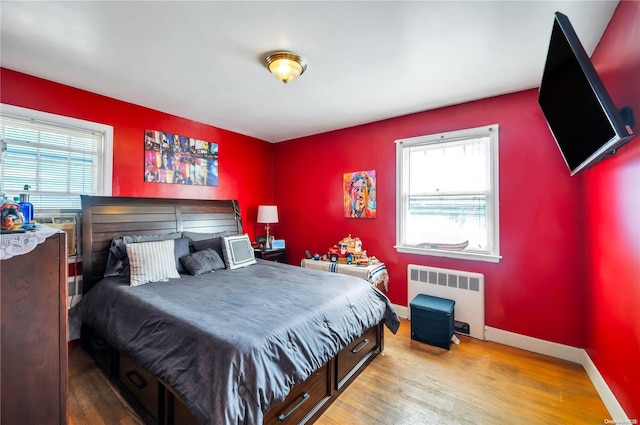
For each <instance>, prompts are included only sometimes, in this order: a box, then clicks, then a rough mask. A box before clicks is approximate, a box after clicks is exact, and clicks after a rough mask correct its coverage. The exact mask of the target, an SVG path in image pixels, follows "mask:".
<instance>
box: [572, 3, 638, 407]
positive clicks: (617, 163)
mask: <svg viewBox="0 0 640 425" xmlns="http://www.w3.org/2000/svg"><path fill="white" fill-rule="evenodd" d="M638 46H640V2H638V1H623V2H620V4H619V5H618V8H617V10H616V13H615V14H614V16H613V18H612V20H611V22H610V23H609V26H608V27H607V31H606V32H605V34H604V36H603V37H602V39H601V40H600V43H599V45H598V48H597V49H596V51H595V53H594V55H593V57H592V61H593V63H594V65H595V67H596V69H597V70H598V73H599V74H600V76H601V77H602V80H603V82H604V84H605V86H606V88H607V90H608V91H609V92H610V94H611V96H612V98H613V100H614V102H615V103H616V105H617V106H618V107H623V106H631V107H632V108H633V110H634V113H635V118H636V121H638V123H640V50H639V48H638ZM634 131H635V133H636V134H638V133H640V124H636V126H635V129H634ZM583 181H584V197H585V207H586V211H587V213H586V218H587V223H586V226H585V233H586V244H585V246H586V253H585V255H586V261H585V266H586V276H585V277H586V279H585V292H586V297H585V310H586V311H587V312H588V313H587V314H586V315H585V317H584V327H585V329H586V340H585V347H586V349H587V352H588V353H589V356H590V357H591V359H592V360H593V362H594V363H595V365H596V367H597V368H598V370H599V371H600V373H601V374H602V376H603V377H604V379H605V380H606V381H607V384H608V385H609V387H610V388H611V390H612V391H613V393H614V394H615V395H616V398H617V400H618V401H619V402H620V404H621V405H622V407H623V409H624V410H625V413H626V414H627V416H628V417H629V418H631V419H633V418H635V419H640V137H636V138H635V139H632V140H631V141H630V142H629V143H627V144H626V145H625V146H624V147H622V148H621V149H620V150H619V151H618V152H617V153H616V155H615V156H613V157H610V158H608V159H606V160H604V161H602V162H601V163H600V164H598V165H597V166H596V167H594V168H592V169H589V170H587V171H586V172H584V176H583Z"/></svg>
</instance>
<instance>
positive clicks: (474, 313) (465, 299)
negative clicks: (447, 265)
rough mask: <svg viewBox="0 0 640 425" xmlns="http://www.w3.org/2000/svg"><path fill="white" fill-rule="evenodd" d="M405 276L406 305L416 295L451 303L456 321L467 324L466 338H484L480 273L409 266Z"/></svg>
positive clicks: (482, 291) (482, 285) (482, 294)
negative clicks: (430, 296)
mask: <svg viewBox="0 0 640 425" xmlns="http://www.w3.org/2000/svg"><path fill="white" fill-rule="evenodd" d="M407 277H408V288H407V289H408V296H409V297H408V298H409V299H408V303H407V306H409V303H411V300H413V299H414V298H415V296H416V295H418V294H426V295H432V296H434V297H440V298H448V299H450V300H454V301H455V302H456V305H455V310H454V316H455V320H456V322H462V323H464V324H467V325H468V326H469V335H470V336H472V337H474V338H478V339H485V336H484V275H483V274H480V273H471V272H465V271H460V270H449V269H440V268H437V267H427V266H419V265H417V264H409V266H408V270H407ZM409 319H411V309H410V308H409ZM458 325H460V323H456V328H459V326H458ZM465 333H466V332H465Z"/></svg>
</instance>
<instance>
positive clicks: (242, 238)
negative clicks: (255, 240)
mask: <svg viewBox="0 0 640 425" xmlns="http://www.w3.org/2000/svg"><path fill="white" fill-rule="evenodd" d="M222 253H223V254H224V262H225V265H226V266H227V269H229V270H233V269H237V268H240V267H246V266H250V265H252V264H256V263H257V261H256V257H255V255H254V253H253V247H252V246H251V241H250V240H249V235H247V234H246V233H245V234H244V235H236V236H226V237H224V238H222Z"/></svg>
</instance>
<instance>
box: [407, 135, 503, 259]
mask: <svg viewBox="0 0 640 425" xmlns="http://www.w3.org/2000/svg"><path fill="white" fill-rule="evenodd" d="M497 132H498V126H497V125H494V126H489V127H481V128H477V129H469V130H462V131H458V132H451V133H442V134H436V135H430V136H422V137H416V138H412V139H403V140H399V141H397V165H398V181H397V185H398V188H397V191H398V200H397V202H398V206H397V213H398V214H397V218H398V224H397V236H396V239H397V243H396V248H397V249H398V250H399V251H401V252H410V253H421V254H429V255H440V256H448V257H456V258H473V256H475V258H478V259H480V258H479V257H482V256H488V257H494V258H497V257H498V256H499V249H498V243H499V241H498V228H497V226H498V202H497V196H498V187H497V160H498V158H497ZM488 261H491V260H488Z"/></svg>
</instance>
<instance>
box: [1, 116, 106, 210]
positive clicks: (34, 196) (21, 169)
mask: <svg viewBox="0 0 640 425" xmlns="http://www.w3.org/2000/svg"><path fill="white" fill-rule="evenodd" d="M0 137H2V139H3V140H4V141H5V142H6V144H7V150H6V152H5V154H4V158H3V162H2V170H1V176H0V178H1V179H2V180H1V186H0V187H1V189H2V191H3V192H4V193H5V194H6V196H7V197H8V199H13V197H15V196H19V194H20V193H28V194H29V201H30V202H31V203H32V204H33V206H34V208H35V209H56V210H60V209H80V195H81V194H87V195H96V194H98V191H99V179H100V176H102V172H103V170H102V164H103V155H104V154H103V152H104V133H102V132H99V131H96V130H89V129H82V128H76V127H68V126H64V125H59V124H52V123H48V122H44V121H37V120H32V119H27V118H22V117H15V116H7V115H3V116H1V117H0ZM25 185H29V191H28V192H25V191H24V187H25Z"/></svg>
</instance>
